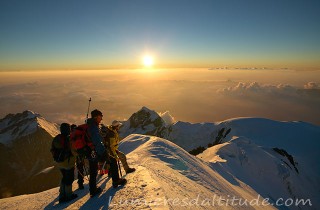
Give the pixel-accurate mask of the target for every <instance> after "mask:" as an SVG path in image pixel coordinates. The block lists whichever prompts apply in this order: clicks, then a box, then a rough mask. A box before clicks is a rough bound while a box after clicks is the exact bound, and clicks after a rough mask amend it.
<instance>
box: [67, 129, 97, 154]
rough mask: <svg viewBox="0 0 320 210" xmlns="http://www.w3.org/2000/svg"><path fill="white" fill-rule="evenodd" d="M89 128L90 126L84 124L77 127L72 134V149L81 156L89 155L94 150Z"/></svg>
mask: <svg viewBox="0 0 320 210" xmlns="http://www.w3.org/2000/svg"><path fill="white" fill-rule="evenodd" d="M88 128H89V125H88V124H82V125H79V126H78V127H76V128H75V129H74V130H73V131H72V132H71V134H70V140H71V147H72V149H74V150H75V151H76V152H77V153H78V154H79V155H88V154H89V153H90V151H91V150H93V149H94V146H93V143H92V141H91V140H90V137H89V134H88ZM88 152H89V153H88Z"/></svg>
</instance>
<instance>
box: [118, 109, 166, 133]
mask: <svg viewBox="0 0 320 210" xmlns="http://www.w3.org/2000/svg"><path fill="white" fill-rule="evenodd" d="M165 131H166V123H165V121H164V120H163V119H162V118H161V117H160V115H159V114H158V113H157V112H155V111H153V110H150V109H148V108H147V107H142V108H141V109H140V110H139V111H137V112H136V113H133V114H132V115H131V117H130V118H129V119H128V120H127V121H126V122H124V124H123V126H122V128H121V130H120V136H122V137H126V136H128V135H130V134H132V133H139V134H147V135H154V136H159V137H162V136H164V135H165V134H164V132H165Z"/></svg>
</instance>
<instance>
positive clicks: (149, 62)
mask: <svg viewBox="0 0 320 210" xmlns="http://www.w3.org/2000/svg"><path fill="white" fill-rule="evenodd" d="M143 65H144V66H145V67H152V66H153V57H151V56H150V55H145V56H144V57H143Z"/></svg>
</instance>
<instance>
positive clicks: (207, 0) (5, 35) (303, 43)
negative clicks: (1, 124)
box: [0, 0, 320, 70]
mask: <svg viewBox="0 0 320 210" xmlns="http://www.w3.org/2000/svg"><path fill="white" fill-rule="evenodd" d="M319 11H320V1H318V0H306V1H302V0H300V1H298V0H268V1H262V0H161V1H156V0H128V1H121V0H114V1H108V0H98V1H97V0H94V1H83V0H74V1H67V0H51V1H48V0H28V1H22V0H21V1H17V0H1V1H0V26H1V35H0V69H2V70H10V69H32V68H40V69H46V68H49V69H50V68H62V69H73V68H74V69H79V68H81V69H83V68H84V69H94V68H139V67H141V57H142V56H143V55H145V54H151V55H153V56H154V59H155V63H156V66H158V67H210V66H219V65H223V66H224V65H230V66H232V65H234V66H244V65H246V66H248V65H249V66H250V65H251V66H253V65H258V66H259V65H260V66H278V67H283V66H302V67H320V62H319V60H320V59H319V58H320V41H319V38H318V37H320V24H319V22H320V21H319V20H320V12H319Z"/></svg>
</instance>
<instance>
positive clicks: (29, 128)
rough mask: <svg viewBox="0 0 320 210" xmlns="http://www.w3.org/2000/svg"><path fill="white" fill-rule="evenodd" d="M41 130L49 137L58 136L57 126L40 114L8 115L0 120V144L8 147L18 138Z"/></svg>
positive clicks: (28, 112)
mask: <svg viewBox="0 0 320 210" xmlns="http://www.w3.org/2000/svg"><path fill="white" fill-rule="evenodd" d="M38 129H43V130H45V131H46V132H48V134H50V135H51V136H55V135H57V134H58V132H59V130H58V126H57V125H56V124H55V123H50V122H48V121H46V120H45V119H44V118H43V117H42V116H41V115H40V114H38V113H35V112H33V111H30V110H26V111H24V112H22V113H17V114H8V115H7V116H6V117H4V118H3V119H0V143H1V144H4V145H6V146H10V145H11V144H12V143H13V141H15V140H16V139H18V138H21V137H24V136H27V135H29V134H32V133H35V132H36V131H37V130H38Z"/></svg>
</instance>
